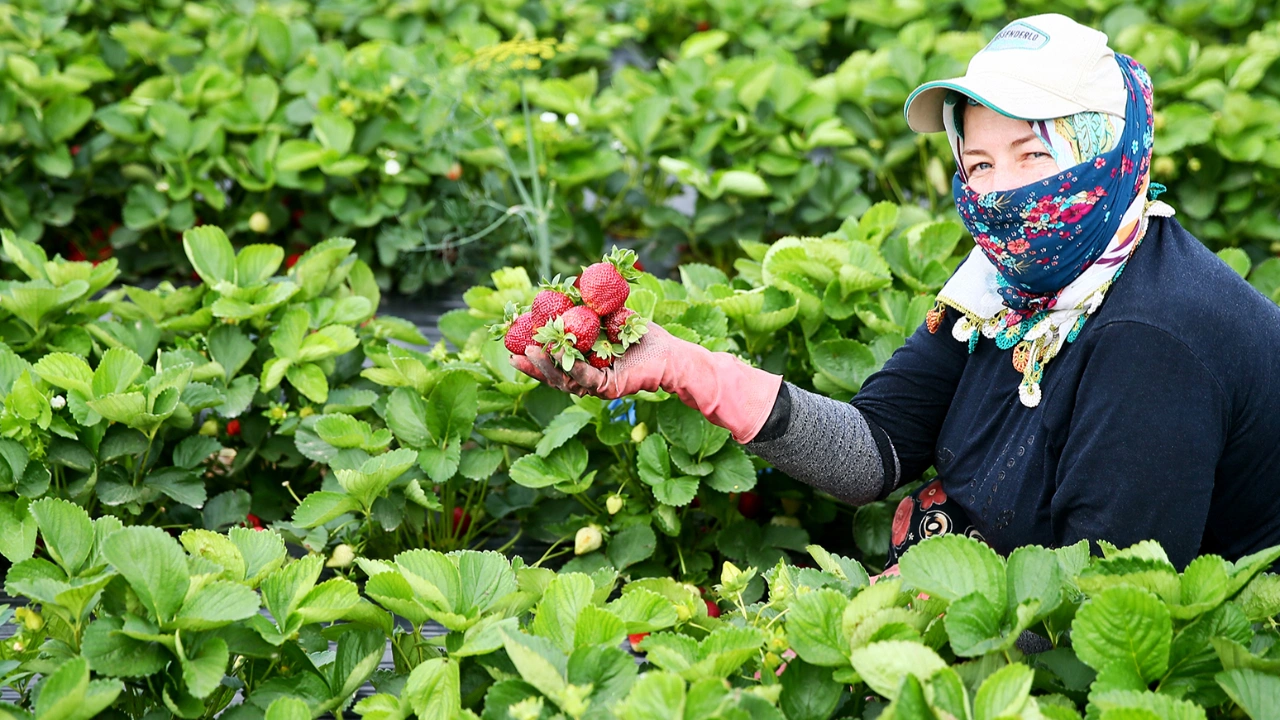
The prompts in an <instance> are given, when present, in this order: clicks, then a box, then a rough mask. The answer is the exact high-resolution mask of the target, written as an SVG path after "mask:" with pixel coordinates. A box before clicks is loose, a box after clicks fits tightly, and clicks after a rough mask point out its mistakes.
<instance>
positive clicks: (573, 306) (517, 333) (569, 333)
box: [493, 247, 649, 372]
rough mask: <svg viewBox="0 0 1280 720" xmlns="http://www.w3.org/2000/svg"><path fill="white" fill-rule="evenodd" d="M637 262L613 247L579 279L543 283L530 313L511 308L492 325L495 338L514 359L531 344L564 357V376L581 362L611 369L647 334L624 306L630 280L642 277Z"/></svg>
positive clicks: (641, 320) (646, 328) (644, 326)
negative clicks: (576, 362)
mask: <svg viewBox="0 0 1280 720" xmlns="http://www.w3.org/2000/svg"><path fill="white" fill-rule="evenodd" d="M635 263H636V254H635V252H633V251H631V250H619V249H618V248H616V247H615V248H614V249H613V252H611V253H609V254H608V255H606V256H605V258H604V260H603V261H602V262H598V263H596V264H594V265H591V266H589V267H587V268H584V269H583V271H582V274H581V275H579V276H578V277H577V278H568V279H567V280H564V281H563V282H562V281H560V277H559V276H558V275H557V276H556V277H555V278H553V279H552V280H551V281H550V282H546V281H543V283H542V288H543V290H542V291H541V292H539V293H538V295H537V296H536V297H534V299H533V303H532V304H531V305H530V306H529V307H528V308H527V309H523V310H522V309H520V308H517V307H515V305H514V304H512V305H509V306H508V307H507V318H506V322H504V323H501V324H498V325H495V326H494V328H493V335H494V337H502V338H503V342H504V344H505V345H506V347H507V350H509V351H510V352H511V353H512V354H515V355H524V349H525V348H526V347H528V346H530V345H541V346H542V347H543V349H545V350H546V351H547V352H548V353H551V354H554V353H556V352H563V353H564V355H563V356H562V357H561V360H560V362H561V365H562V366H563V367H564V369H565V371H566V372H568V370H569V369H570V368H572V367H573V363H574V362H575V361H577V360H584V361H586V362H588V363H590V364H591V366H592V367H595V368H601V369H603V368H606V367H609V366H610V365H612V364H613V361H614V358H617V357H620V356H621V355H622V354H623V353H624V352H626V350H627V348H629V347H630V346H631V345H632V344H634V343H636V342H639V340H640V338H641V337H643V336H644V334H645V333H646V332H648V331H649V326H648V324H647V322H646V321H645V319H644V318H643V317H641V316H640V315H638V314H636V313H635V312H634V311H632V310H631V309H629V308H627V307H624V304H625V303H626V302H627V298H628V297H629V296H630V294H631V286H630V285H628V284H627V283H628V281H631V280H635V279H637V278H639V277H640V271H639V270H637V269H636V267H635ZM579 303H581V304H579ZM601 330H604V332H603V333H601V332H600V331H601Z"/></svg>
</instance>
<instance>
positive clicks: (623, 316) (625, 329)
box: [602, 307, 649, 350]
mask: <svg viewBox="0 0 1280 720" xmlns="http://www.w3.org/2000/svg"><path fill="white" fill-rule="evenodd" d="M602 321H603V322H604V332H605V335H607V336H608V337H609V342H611V343H621V344H622V349H623V350H626V349H627V348H629V347H631V346H632V345H634V344H635V343H637V342H640V338H642V337H644V334H645V333H647V332H649V324H648V322H646V321H645V319H644V318H643V317H641V316H640V315H638V314H636V313H635V312H632V311H631V309H630V308H625V307H624V308H619V309H618V311H617V312H614V313H610V314H609V315H607V316H605V317H604V318H602Z"/></svg>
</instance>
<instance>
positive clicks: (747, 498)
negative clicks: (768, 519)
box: [738, 490, 760, 518]
mask: <svg viewBox="0 0 1280 720" xmlns="http://www.w3.org/2000/svg"><path fill="white" fill-rule="evenodd" d="M738 512H740V513H742V516H743V517H745V518H754V517H755V516H757V515H759V514H760V495H759V494H758V493H754V492H751V491H750V490H748V491H747V492H744V493H742V494H741V495H739V496H738Z"/></svg>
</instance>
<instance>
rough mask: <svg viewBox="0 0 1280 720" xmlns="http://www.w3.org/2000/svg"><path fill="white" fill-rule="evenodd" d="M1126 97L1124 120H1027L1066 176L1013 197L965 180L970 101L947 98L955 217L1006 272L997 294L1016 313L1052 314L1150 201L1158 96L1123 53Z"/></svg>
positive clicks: (1095, 116)
mask: <svg viewBox="0 0 1280 720" xmlns="http://www.w3.org/2000/svg"><path fill="white" fill-rule="evenodd" d="M1116 61H1117V64H1118V65H1119V66H1120V70H1121V74H1122V75H1123V76H1124V80H1125V86H1126V88H1127V89H1128V95H1129V97H1128V103H1127V105H1126V108H1125V117H1124V118H1116V117H1115V116H1112V115H1106V114H1102V113H1092V112H1091V113H1080V114H1078V115H1073V116H1070V117H1066V118H1058V119H1056V120H1048V121H1040V120H1037V121H1029V125H1030V126H1031V128H1032V130H1033V131H1035V132H1036V134H1037V135H1038V136H1040V138H1041V140H1042V141H1044V143H1045V146H1046V148H1048V149H1049V151H1050V154H1051V155H1053V156H1054V159H1055V160H1057V161H1058V165H1059V168H1060V172H1059V173H1058V174H1056V175H1053V176H1051V177H1048V178H1045V179H1044V180H1040V181H1037V182H1034V183H1032V184H1030V185H1026V186H1024V187H1021V188H1017V189H1014V190H1001V191H998V192H991V193H978V192H976V191H974V190H973V188H971V187H970V186H969V184H968V182H967V178H966V177H965V176H964V166H963V164H962V163H961V162H960V158H961V153H962V152H963V145H964V136H963V125H962V123H963V110H964V105H963V102H964V99H961V100H960V101H959V102H955V98H949V99H948V103H946V104H944V107H943V119H944V125H946V126H947V136H948V139H949V140H951V143H952V150H953V152H954V153H955V155H956V162H957V167H958V170H957V172H956V175H955V177H954V178H953V180H952V192H953V195H954V197H955V202H956V209H957V210H958V211H959V212H960V217H961V219H962V220H963V222H964V224H965V227H966V228H968V230H969V232H970V234H972V235H973V238H974V241H975V242H976V243H977V245H978V247H979V248H981V249H982V252H983V254H984V255H986V257H987V259H988V260H990V261H991V264H992V265H994V266H995V267H996V269H997V270H998V271H999V276H1000V287H999V288H998V290H997V292H998V293H999V294H1000V297H1001V298H1002V299H1003V300H1004V302H1005V305H1006V306H1007V307H1009V308H1011V309H1014V310H1024V311H1037V310H1048V309H1050V308H1052V307H1054V305H1055V304H1056V293H1057V291H1059V290H1061V289H1062V288H1064V287H1066V286H1067V285H1069V284H1070V283H1071V282H1072V281H1074V280H1075V279H1076V278H1078V277H1080V275H1081V274H1082V273H1083V272H1084V271H1085V270H1086V269H1087V268H1088V267H1089V266H1090V265H1092V264H1093V263H1094V262H1095V261H1097V260H1098V258H1099V257H1100V256H1101V255H1102V254H1103V251H1104V250H1105V249H1106V248H1107V245H1108V243H1110V242H1111V240H1112V238H1113V237H1115V235H1116V232H1117V230H1119V229H1120V227H1121V225H1122V222H1123V219H1124V217H1125V215H1126V210H1127V209H1128V208H1129V207H1130V206H1132V205H1133V204H1134V203H1135V202H1140V201H1143V200H1145V194H1146V189H1147V184H1148V182H1149V169H1150V165H1151V146H1152V140H1153V135H1152V90H1151V80H1150V78H1149V77H1148V76H1147V73H1146V70H1145V69H1143V67H1142V66H1141V65H1140V64H1139V63H1138V62H1137V61H1136V60H1133V59H1132V58H1130V57H1128V56H1125V55H1121V54H1116Z"/></svg>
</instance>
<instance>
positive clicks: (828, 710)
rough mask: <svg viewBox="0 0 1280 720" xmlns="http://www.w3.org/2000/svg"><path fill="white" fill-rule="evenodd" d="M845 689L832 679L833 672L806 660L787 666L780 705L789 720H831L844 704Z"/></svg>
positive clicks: (791, 662) (793, 661)
mask: <svg viewBox="0 0 1280 720" xmlns="http://www.w3.org/2000/svg"><path fill="white" fill-rule="evenodd" d="M843 691H844V686H842V685H841V684H840V683H838V682H836V681H835V680H833V679H831V670H829V669H827V668H823V667H819V666H817V665H810V664H809V663H807V662H805V661H804V660H792V661H790V662H788V663H787V671H786V672H784V673H783V674H782V695H781V696H780V697H779V699H778V704H779V706H780V707H781V708H782V712H783V713H784V714H785V715H786V717H787V720H827V718H829V717H831V716H832V714H833V713H835V710H836V707H837V706H838V705H839V704H840V695H841V693H842V692H843Z"/></svg>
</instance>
